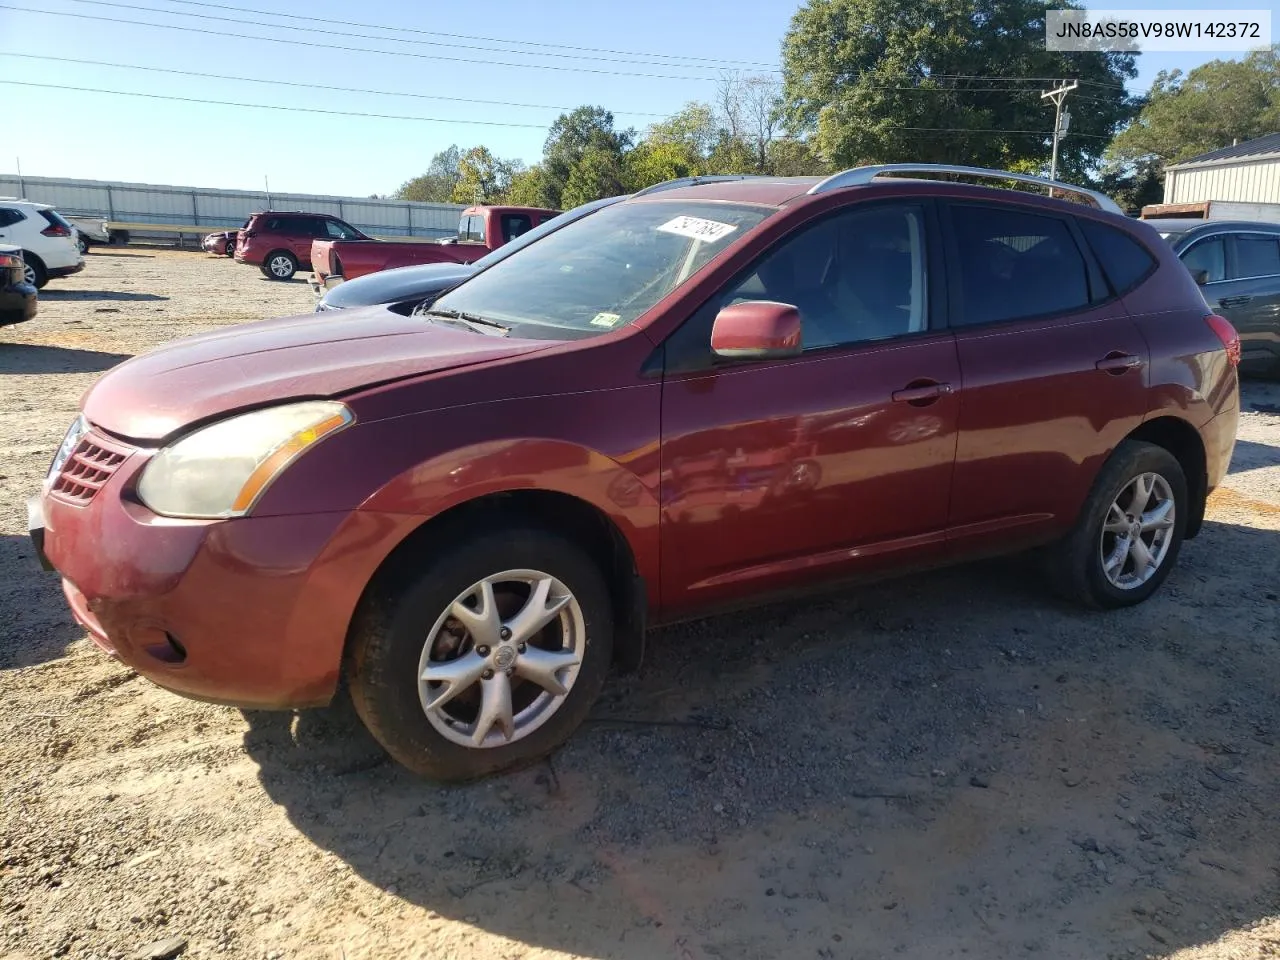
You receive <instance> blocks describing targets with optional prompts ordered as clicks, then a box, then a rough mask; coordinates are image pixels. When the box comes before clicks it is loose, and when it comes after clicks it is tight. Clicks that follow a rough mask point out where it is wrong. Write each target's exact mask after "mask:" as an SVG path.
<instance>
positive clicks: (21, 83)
mask: <svg viewBox="0 0 1280 960" xmlns="http://www.w3.org/2000/svg"><path fill="white" fill-rule="evenodd" d="M0 84H7V85H9V86H16V87H37V88H39V89H42V90H67V91H71V92H74V93H99V94H106V95H110V96H117V97H144V98H146V99H148V100H172V101H176V102H178V103H200V104H209V105H211V106H217V107H244V108H248V109H252V110H276V111H281V112H285V113H320V114H326V115H329V116H338V117H360V118H362V119H370V120H409V121H413V122H417V123H466V124H473V125H477V126H485V127H522V128H528V129H536V130H545V129H546V127H547V125H546V124H541V123H504V122H500V121H497V120H449V119H445V118H442V117H418V116H409V115H404V114H395V113H366V112H363V111H358V110H328V109H324V108H321V107H293V106H285V105H283V104H276V103H243V102H240V101H235V100H209V99H205V98H202V97H179V96H174V95H171V94H163V93H141V92H138V91H135V90H107V89H104V88H102V87H73V86H64V85H61V84H53V83H30V82H27V81H25V80H0ZM898 131H911V132H919V133H929V134H934V133H954V134H993V135H999V136H1014V135H1023V136H1036V137H1047V136H1049V133H1048V132H1047V131H1044V130H1001V129H999V128H996V127H988V128H966V127H890V128H888V132H891V133H896V132H898ZM1076 136H1091V137H1096V138H1097V139H1100V140H1107V139H1110V138H1108V137H1104V136H1101V135H1099V134H1076Z"/></svg>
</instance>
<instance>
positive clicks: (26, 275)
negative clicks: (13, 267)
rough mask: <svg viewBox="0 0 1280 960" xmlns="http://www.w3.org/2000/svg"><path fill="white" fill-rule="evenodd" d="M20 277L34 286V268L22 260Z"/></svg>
mask: <svg viewBox="0 0 1280 960" xmlns="http://www.w3.org/2000/svg"><path fill="white" fill-rule="evenodd" d="M22 279H23V280H25V281H26V282H27V283H29V284H31V285H32V286H33V287H34V286H35V283H36V268H35V267H34V266H32V265H31V264H29V263H25V262H24V263H23V264H22Z"/></svg>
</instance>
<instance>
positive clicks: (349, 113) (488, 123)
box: [0, 80, 547, 130]
mask: <svg viewBox="0 0 1280 960" xmlns="http://www.w3.org/2000/svg"><path fill="white" fill-rule="evenodd" d="M0 83H3V84H8V85H10V86H15V87H39V88H40V89H42V90H70V91H73V92H75V93H105V94H110V95H112V96H116V97H145V98H146V99H148V100H174V101H177V102H178V103H205V104H212V105H213V106H217V107H248V108H250V109H253V110H279V111H284V112H286V113H323V114H327V115H329V116H335V117H362V118H367V119H372V120H413V121H416V122H419V123H467V124H474V125H476V126H482V127H525V128H528V129H532V130H546V129H547V124H545V123H503V122H500V121H498V120H450V119H446V118H444V117H414V116H405V115H403V114H397V113H363V112H361V111H357V110H327V109H324V108H322V107H290V106H284V105H282V104H276V103H241V102H239V101H235V100H206V99H203V98H200V97H178V96H173V95H171V94H164V93H140V92H138V91H136V90H104V89H103V88H101V87H71V86H62V85H60V84H55V83H29V82H27V81H25V80H0Z"/></svg>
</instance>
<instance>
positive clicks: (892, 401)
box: [661, 204, 960, 613]
mask: <svg viewBox="0 0 1280 960" xmlns="http://www.w3.org/2000/svg"><path fill="white" fill-rule="evenodd" d="M936 246H937V245H936V233H935V231H934V229H933V227H932V214H931V210H930V208H928V207H927V206H919V205H912V204H891V205H876V206H872V207H867V206H865V205H864V206H860V207H854V208H847V209H846V210H844V211H842V212H838V213H836V214H834V215H831V216H827V217H824V218H823V219H821V220H820V221H818V222H816V223H813V224H810V225H806V226H805V227H802V228H800V230H799V231H797V232H796V233H794V234H792V236H791V237H790V238H788V239H786V240H783V241H781V242H780V243H779V244H778V245H777V246H775V247H774V248H773V249H771V250H770V251H769V252H768V253H766V254H765V255H764V256H763V257H762V258H761V259H760V260H759V261H758V262H757V263H756V264H755V265H753V266H752V267H751V268H749V269H748V270H747V271H746V272H745V274H744V275H740V276H739V277H738V278H737V279H736V280H734V281H732V282H731V283H730V284H729V285H728V287H727V288H726V289H725V290H724V291H722V292H721V294H720V295H717V296H716V297H713V298H712V300H711V301H710V302H709V303H707V304H705V305H704V306H703V307H702V308H701V309H700V310H699V311H698V312H697V313H695V314H694V315H693V316H692V317H690V319H689V320H688V321H687V322H686V323H685V324H684V325H683V326H682V327H681V328H680V329H679V330H678V331H676V333H675V334H673V335H672V337H670V338H669V339H668V341H667V343H666V359H667V373H666V380H665V384H664V387H663V412H662V433H663V441H662V492H661V499H662V511H663V512H662V594H663V603H664V607H666V608H668V609H669V610H671V611H672V612H676V613H678V612H679V610H680V609H681V608H686V607H688V608H692V607H701V606H704V605H714V604H719V603H722V602H732V601H735V600H738V599H741V598H742V597H744V596H750V595H752V594H755V593H758V592H761V591H765V590H772V589H777V588H786V587H790V586H796V585H805V584H808V583H810V582H813V581H816V580H822V579H826V578H829V577H836V576H840V575H843V574H848V573H855V572H859V571H860V570H861V569H863V568H877V567H880V566H884V565H895V564H907V563H911V562H920V561H925V560H928V559H930V558H932V557H936V556H938V555H940V553H941V550H942V546H941V545H942V541H943V536H944V534H943V530H944V528H945V525H946V519H947V501H948V495H949V492H950V486H951V471H952V463H953V458H954V454H955V428H956V418H957V414H958V411H959V403H960V398H959V396H958V388H959V366H958V363H957V359H956V350H955V344H954V340H953V338H952V335H951V334H950V333H948V332H947V331H946V330H945V329H940V327H941V323H940V322H939V319H938V316H937V311H935V310H933V309H931V308H932V307H933V306H934V303H935V301H937V300H940V299H941V288H940V286H939V285H938V284H936V283H935V284H931V282H930V281H931V277H932V275H933V270H932V268H931V267H930V264H931V263H936V254H937V250H936ZM931 253H932V254H934V255H935V256H934V257H933V258H932V259H931ZM742 300H773V301H778V302H783V303H790V304H793V305H795V306H797V307H798V308H799V309H800V313H801V318H802V324H803V327H804V334H803V337H804V346H805V349H804V352H803V353H802V354H801V355H800V356H798V357H795V358H792V359H787V360H774V361H761V362H754V363H752V362H745V363H744V362H738V363H727V362H723V361H718V360H717V359H716V358H715V357H714V356H713V355H712V354H711V352H710V332H711V326H712V323H713V321H714V318H715V314H716V313H717V312H718V311H719V310H720V309H721V308H722V307H724V306H726V305H728V304H730V303H733V302H739V301H742Z"/></svg>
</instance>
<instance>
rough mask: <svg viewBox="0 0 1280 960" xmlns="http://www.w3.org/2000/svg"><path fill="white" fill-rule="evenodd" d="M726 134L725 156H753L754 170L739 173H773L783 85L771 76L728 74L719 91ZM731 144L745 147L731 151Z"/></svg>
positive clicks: (719, 103)
mask: <svg viewBox="0 0 1280 960" xmlns="http://www.w3.org/2000/svg"><path fill="white" fill-rule="evenodd" d="M716 106H717V107H718V108H719V111H720V119H721V124H722V126H723V132H724V133H725V134H726V135H727V137H725V138H723V139H722V143H721V151H722V153H736V154H737V155H738V156H741V155H742V153H743V152H746V153H749V155H750V157H751V160H750V167H749V168H748V169H738V170H736V171H734V172H736V173H772V172H773V171H771V170H770V169H769V145H770V144H771V143H773V139H774V137H775V136H777V134H778V132H779V131H780V130H781V128H782V84H780V83H779V82H778V81H777V79H775V78H774V77H769V76H747V77H744V76H743V75H742V74H739V73H730V74H726V75H725V76H724V77H722V78H721V80H720V86H719V88H718V90H717V92H716ZM728 141H735V142H736V143H739V144H741V145H742V147H741V148H738V149H734V150H729V149H727V148H726V144H727V142H728Z"/></svg>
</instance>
